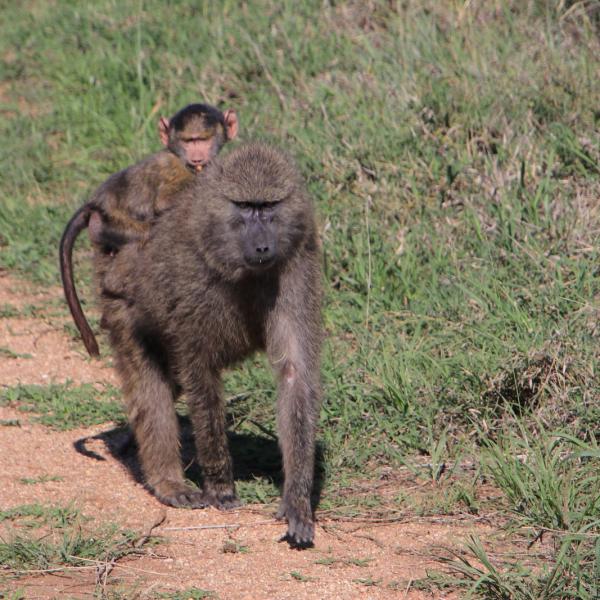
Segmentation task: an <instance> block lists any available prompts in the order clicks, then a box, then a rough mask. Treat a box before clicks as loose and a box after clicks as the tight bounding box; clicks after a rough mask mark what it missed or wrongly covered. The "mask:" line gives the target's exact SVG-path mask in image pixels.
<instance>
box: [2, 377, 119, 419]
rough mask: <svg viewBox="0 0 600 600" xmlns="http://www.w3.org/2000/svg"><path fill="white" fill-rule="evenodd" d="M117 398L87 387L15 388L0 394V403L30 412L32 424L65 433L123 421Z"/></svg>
mask: <svg viewBox="0 0 600 600" xmlns="http://www.w3.org/2000/svg"><path fill="white" fill-rule="evenodd" d="M118 395H119V392H118V391H117V390H116V389H114V388H113V387H111V386H105V387H104V388H103V389H101V390H99V389H96V388H95V387H94V386H93V385H91V384H82V385H78V386H75V385H72V384H70V383H66V384H52V385H48V386H42V385H17V386H14V387H7V388H5V389H4V390H3V391H2V392H0V404H8V405H11V406H16V407H17V408H18V409H19V410H21V411H24V412H31V413H34V415H35V416H34V417H33V419H34V420H35V421H38V422H39V423H42V424H43V425H47V426H49V427H52V428H53V429H58V430H66V429H74V428H75V427H87V426H90V425H98V424H101V423H106V422H107V421H116V422H117V423H119V422H123V420H124V415H123V410H122V408H121V405H120V404H119V403H118V402H117V401H116V398H117V397H118Z"/></svg>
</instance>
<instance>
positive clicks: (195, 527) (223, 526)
mask: <svg viewBox="0 0 600 600" xmlns="http://www.w3.org/2000/svg"><path fill="white" fill-rule="evenodd" d="M259 525H281V522H280V521H277V520H275V519H271V520H270V521H256V523H231V524H220V525H193V526H190V527H164V528H163V529H162V531H200V530H202V529H240V528H241V527H258V526H259Z"/></svg>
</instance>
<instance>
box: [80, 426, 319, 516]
mask: <svg viewBox="0 0 600 600" xmlns="http://www.w3.org/2000/svg"><path fill="white" fill-rule="evenodd" d="M179 428H180V440H181V457H182V463H183V466H184V469H185V474H186V477H187V478H188V479H189V480H190V481H193V482H194V483H195V484H196V485H197V486H198V487H199V488H201V487H202V469H201V468H200V466H199V465H198V464H197V462H196V460H195V457H196V448H195V444H194V436H193V432H192V425H191V423H190V420H189V418H188V417H184V416H179ZM228 438H229V449H230V451H231V456H232V458H233V469H234V478H235V480H236V481H252V480H254V479H256V478H265V479H267V480H269V481H272V482H273V483H274V484H275V486H277V488H278V489H279V492H280V493H281V491H282V489H283V464H282V460H281V452H280V451H279V446H278V444H277V441H276V440H275V439H273V438H270V437H267V436H262V435H256V434H252V433H236V432H230V433H228ZM94 441H101V442H102V443H103V445H104V448H105V449H106V451H107V452H108V454H109V455H110V456H111V457H112V458H114V459H115V460H117V461H118V462H120V463H121V464H122V465H123V466H124V467H125V468H126V469H127V471H128V472H129V473H130V475H131V477H132V478H133V479H134V480H135V481H136V482H138V483H141V484H143V483H144V480H143V477H142V472H141V468H140V464H139V461H138V456H137V445H136V443H135V439H134V437H133V434H132V432H131V430H130V429H129V427H128V426H127V425H124V426H117V427H113V428H111V429H107V430H106V431H103V432H101V433H98V434H96V435H94V436H87V437H83V438H80V439H78V440H77V441H75V442H74V443H73V446H74V447H75V450H77V452H79V453H80V454H83V455H84V456H87V457H88V458H92V459H95V460H106V458H105V457H104V456H102V455H101V454H99V453H98V452H96V451H94V450H92V449H90V448H88V445H94V444H93V442H94ZM323 454H324V453H323V446H322V444H320V443H317V453H316V461H315V474H314V477H315V483H314V489H313V497H312V504H313V509H315V508H316V507H317V506H318V504H319V501H320V498H321V492H322V490H323V485H324V483H325V478H324V474H325V470H324V462H323Z"/></svg>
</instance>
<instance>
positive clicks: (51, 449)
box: [0, 275, 485, 600]
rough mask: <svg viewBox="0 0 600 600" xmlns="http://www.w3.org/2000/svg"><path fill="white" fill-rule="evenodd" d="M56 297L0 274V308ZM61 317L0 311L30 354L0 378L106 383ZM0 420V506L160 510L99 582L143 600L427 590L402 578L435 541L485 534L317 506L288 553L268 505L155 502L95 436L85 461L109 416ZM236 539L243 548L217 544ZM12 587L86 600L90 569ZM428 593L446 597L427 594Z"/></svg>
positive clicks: (117, 516)
mask: <svg viewBox="0 0 600 600" xmlns="http://www.w3.org/2000/svg"><path fill="white" fill-rule="evenodd" d="M60 297H61V293H60V290H59V289H50V290H44V291H43V293H37V292H35V291H34V290H31V289H28V288H27V286H26V285H25V284H23V283H22V282H20V281H17V280H15V279H13V278H11V277H9V276H7V275H2V276H0V308H2V307H3V306H4V307H6V305H10V306H14V307H16V308H19V309H21V310H22V309H23V307H25V306H28V305H31V304H36V305H39V304H45V305H46V306H60V304H59V303H60ZM9 312H10V311H9ZM67 321H68V319H67V318H66V317H64V318H63V317H53V318H52V319H44V318H38V317H31V318H30V317H23V316H22V314H19V315H18V316H8V317H6V316H5V317H4V318H1V319H0V347H1V348H9V349H10V350H11V351H13V352H15V353H19V354H27V355H30V358H8V357H7V356H5V355H4V354H3V355H1V356H0V383H2V384H3V385H4V386H6V385H14V384H16V383H42V384H44V383H51V382H56V383H59V382H64V381H66V380H67V379H70V380H72V381H74V382H76V383H79V382H110V383H113V384H117V381H116V378H115V375H114V372H113V371H112V369H111V368H110V367H109V366H107V365H105V364H104V363H103V362H101V361H90V360H89V359H87V358H86V356H85V355H84V353H83V352H82V345H81V344H78V343H76V342H74V341H72V340H70V339H69V337H68V335H67V334H66V333H65V331H64V327H63V323H64V322H67ZM0 419H1V420H13V419H18V420H19V421H20V423H21V426H20V427H6V426H4V427H0V509H7V508H11V507H15V506H18V505H21V504H27V503H36V502H39V503H55V504H59V505H69V504H72V505H74V506H76V507H77V508H79V509H80V510H81V512H82V513H83V514H85V515H86V516H88V517H91V518H92V519H93V522H94V523H95V524H97V525H100V524H102V523H104V522H107V523H108V522H112V523H118V524H119V525H120V526H122V527H124V528H125V527H127V528H133V529H136V530H140V531H146V530H147V529H148V528H149V527H150V526H151V525H152V524H153V523H154V522H156V520H157V518H158V517H159V516H160V515H161V514H163V513H166V521H165V522H164V523H163V524H162V525H161V526H160V527H158V528H157V529H156V530H155V533H156V534H159V535H162V536H165V538H167V541H165V542H164V543H161V544H160V545H158V546H154V547H153V548H152V550H151V551H149V552H148V553H147V554H146V555H145V556H143V557H141V558H136V559H124V560H122V561H120V562H119V563H117V566H116V567H115V569H114V570H113V571H112V573H111V575H110V577H109V583H110V582H111V580H112V582H113V583H114V584H117V583H118V585H120V586H123V585H125V586H126V588H127V589H131V594H132V595H131V597H141V598H150V597H153V594H156V593H158V592H166V591H175V590H183V589H186V588H189V587H197V588H201V589H206V590H212V591H214V592H215V593H216V594H217V596H218V597H219V598H222V599H242V598H248V599H263V598H264V599H280V598H281V599H283V598H307V599H308V598H315V599H325V598H331V599H334V598H335V599H337V598H373V599H379V598H407V599H409V600H418V599H421V598H432V597H434V596H432V595H431V594H429V593H426V592H423V591H420V590H417V589H414V587H413V585H411V582H413V581H415V580H416V579H418V578H420V577H422V576H423V575H425V572H426V570H427V569H432V568H436V567H439V565H436V564H435V563H434V560H433V556H434V555H435V554H436V553H438V552H439V547H440V545H443V546H446V547H448V546H450V547H452V546H456V544H457V543H458V542H459V541H460V540H462V539H464V538H465V537H466V536H467V535H468V534H469V533H470V532H473V531H474V530H475V529H477V530H478V532H479V533H480V534H484V533H485V529H484V528H482V527H481V526H476V525H475V524H473V523H464V522H462V523H461V522H460V521H458V520H457V522H456V523H453V524H443V523H439V522H438V523H436V522H434V521H435V520H434V519H432V520H431V521H430V522H427V521H426V520H423V519H420V520H414V521H413V522H396V523H384V524H378V525H373V524H366V523H364V522H359V521H356V522H340V521H334V520H328V519H327V518H323V517H322V518H321V519H319V514H318V513H317V518H318V519H319V522H318V526H317V534H316V541H315V547H314V548H313V549H310V550H306V551H296V550H292V549H290V548H289V547H288V545H287V544H285V543H280V541H279V540H280V538H281V536H282V535H283V533H284V532H285V525H284V524H282V523H280V522H277V521H275V520H274V519H273V516H272V514H273V509H272V508H271V507H261V506H260V505H252V506H246V507H244V508H242V509H240V510H237V511H233V512H228V513H223V512H219V511H216V510H210V509H209V510H198V511H190V510H182V509H172V508H165V507H163V506H162V505H161V504H159V503H158V502H157V501H156V500H155V499H154V498H153V497H152V496H151V495H150V494H149V493H148V492H147V491H145V490H144V488H143V487H142V486H141V485H140V484H139V483H136V481H134V480H133V478H132V477H131V475H130V473H129V472H128V471H127V470H126V469H125V468H124V467H123V465H122V464H121V463H120V462H119V461H118V460H116V459H115V458H114V457H113V456H112V455H111V454H110V452H109V451H108V449H107V448H106V447H105V444H104V442H103V441H102V440H101V439H98V440H92V441H90V442H89V444H88V449H90V450H93V451H94V452H95V453H97V454H98V455H100V456H102V457H103V458H104V459H105V460H101V461H98V460H93V459H91V458H89V457H87V456H84V455H82V454H81V453H78V452H77V451H76V450H75V448H74V443H75V442H76V441H77V440H80V439H81V438H84V437H89V436H94V435H96V434H99V433H102V432H107V431H109V430H110V429H111V426H110V424H105V425H102V426H99V427H93V428H87V429H78V430H71V431H67V432H56V431H51V430H50V429H48V428H45V427H43V426H41V425H38V424H35V423H32V422H30V421H29V420H28V417H27V414H26V413H23V412H19V411H17V410H16V409H14V408H10V407H0ZM42 476H47V477H49V478H53V479H55V480H52V481H46V482H45V483H38V484H36V485H24V484H23V483H22V482H21V479H22V478H25V477H27V478H36V477H42ZM390 485H391V486H393V485H397V484H393V483H391V484H390ZM391 491H394V490H391ZM227 526H232V527H227ZM193 528H196V529H193ZM199 528H202V529H199ZM0 535H2V529H1V528H0ZM231 541H233V542H235V544H231ZM236 545H237V547H238V548H239V547H243V549H244V551H242V552H228V551H224V550H227V549H229V548H230V547H232V546H233V547H235V546H236ZM0 574H1V571H0ZM23 587H25V588H26V591H27V593H26V597H27V598H63V597H69V598H90V597H92V596H93V592H94V574H93V572H90V571H85V572H79V571H69V572H66V573H59V574H54V575H52V574H45V575H43V576H28V577H26V578H21V579H19V580H14V581H2V580H1V579H0V592H1V591H2V590H6V589H8V590H10V589H17V588H23ZM136 594H137V595H136ZM0 596H1V594H0ZM123 597H129V596H128V595H127V594H126V595H124V596H123ZM435 597H436V598H454V597H456V596H453V595H452V594H448V595H443V594H441V593H439V592H438V593H436V595H435Z"/></svg>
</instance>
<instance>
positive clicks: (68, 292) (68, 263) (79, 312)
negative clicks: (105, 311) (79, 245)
mask: <svg viewBox="0 0 600 600" xmlns="http://www.w3.org/2000/svg"><path fill="white" fill-rule="evenodd" d="M89 218H90V210H89V207H88V206H87V205H85V204H84V205H83V206H82V207H81V208H80V209H79V210H78V211H77V212H76V213H75V214H74V215H73V216H72V217H71V220H70V221H69V222H68V223H67V226H66V227H65V231H64V233H63V235H62V238H61V240H60V276H61V279H62V284H63V290H64V292H65V298H66V300H67V304H68V305H69V309H70V311H71V315H73V320H74V321H75V325H76V326H77V329H79V333H80V334H81V337H82V339H83V343H84V345H85V348H86V350H87V351H88V353H89V355H90V356H100V350H99V349H98V342H97V341H96V337H95V336H94V332H93V331H92V328H91V327H90V325H89V323H88V322H87V319H86V318H85V315H84V314H83V309H82V308H81V303H80V302H79V297H78V296H77V291H76V290H75V282H74V281H73V244H74V243H75V240H76V239H77V236H78V235H79V234H80V233H81V232H82V231H83V230H84V229H85V228H86V227H87V226H88V221H89Z"/></svg>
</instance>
